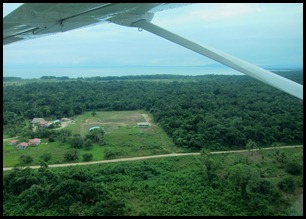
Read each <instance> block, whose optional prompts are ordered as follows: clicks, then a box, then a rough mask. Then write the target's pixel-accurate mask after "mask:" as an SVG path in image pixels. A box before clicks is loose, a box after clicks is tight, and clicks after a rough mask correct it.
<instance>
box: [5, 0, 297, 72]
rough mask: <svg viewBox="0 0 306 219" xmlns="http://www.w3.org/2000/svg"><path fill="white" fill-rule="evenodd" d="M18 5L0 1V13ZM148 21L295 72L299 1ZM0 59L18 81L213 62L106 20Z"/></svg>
mask: <svg viewBox="0 0 306 219" xmlns="http://www.w3.org/2000/svg"><path fill="white" fill-rule="evenodd" d="M20 5H21V4H15V3H11V4H7V3H5V4H3V16H5V15H7V14H9V13H10V12H11V11H12V10H14V9H15V8H17V7H18V6H20ZM152 23H154V24H156V25H159V26H161V27H163V28H165V29H167V30H169V31H171V32H174V33H176V34H178V35H181V36H182V37H185V38H187V39H189V40H193V41H195V42H196V43H199V44H204V45H210V46H212V47H215V48H217V49H219V50H222V51H224V52H226V53H229V54H231V55H234V56H237V57H238V58H241V59H243V60H246V61H248V62H251V63H253V64H256V65H259V66H264V67H266V66H269V67H272V68H273V67H274V66H280V65H281V66H288V67H291V66H294V67H301V68H302V67H303V64H302V63H303V61H302V60H303V4H302V3H292V4H289V3H282V4H279V3H270V4H267V3H254V4H251V3H246V4H240V3H232V4H229V3H226V4H220V3H218V4H214V3H201V4H192V5H188V6H184V7H179V8H174V9H170V10H166V11H162V12H158V13H156V14H155V16H154V18H153V20H152ZM3 62H4V63H3V71H4V76H18V77H24V78H29V77H30V78H31V77H40V76H43V75H56V76H60V75H67V76H70V77H74V75H73V74H74V73H75V74H76V73H78V74H80V72H83V74H88V75H89V76H94V75H99V74H101V76H106V75H107V74H108V73H106V72H103V73H101V72H102V69H103V68H106V67H112V66H115V67H122V66H124V68H128V67H132V66H138V65H142V66H199V65H200V66H204V65H209V64H216V62H215V61H213V60H211V59H209V58H206V57H203V56H201V55H199V54H197V53H194V52H192V51H189V50H187V49H186V48H183V47H181V46H178V45H177V44H174V43H172V42H169V41H167V40H165V39H163V38H160V37H158V36H156V35H154V34H151V33H149V32H146V31H142V32H139V31H138V30H137V28H130V27H123V26H119V25H116V24H112V23H105V24H101V25H96V26H93V27H88V28H81V29H77V30H72V31H68V32H65V33H58V34H55V35H51V36H46V37H42V38H37V39H33V40H26V41H20V42H17V43H13V44H9V45H6V46H3ZM203 68H204V67H203ZM153 69H154V68H153ZM156 71H158V70H157V68H156ZM151 73H153V72H151ZM157 73H159V72H156V74H157ZM102 74H103V75H102ZM111 74H112V73H111V72H109V75H111ZM119 74H120V73H118V72H117V73H116V75H119ZM77 76H80V75H77ZM84 76H85V75H84Z"/></svg>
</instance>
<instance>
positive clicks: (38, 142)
mask: <svg viewBox="0 0 306 219" xmlns="http://www.w3.org/2000/svg"><path fill="white" fill-rule="evenodd" d="M40 141H41V140H40V139H39V138H33V139H30V140H29V145H35V146H36V145H39V144H40Z"/></svg>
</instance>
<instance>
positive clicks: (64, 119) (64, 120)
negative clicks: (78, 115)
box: [61, 117, 70, 122]
mask: <svg viewBox="0 0 306 219" xmlns="http://www.w3.org/2000/svg"><path fill="white" fill-rule="evenodd" d="M61 120H62V121H63V122H66V121H69V120H70V119H68V118H65V117H64V118H61Z"/></svg>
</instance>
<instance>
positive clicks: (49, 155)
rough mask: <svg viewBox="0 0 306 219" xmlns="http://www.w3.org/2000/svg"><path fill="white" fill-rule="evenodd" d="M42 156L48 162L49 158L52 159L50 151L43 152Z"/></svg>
mask: <svg viewBox="0 0 306 219" xmlns="http://www.w3.org/2000/svg"><path fill="white" fill-rule="evenodd" d="M40 158H41V159H42V160H43V161H45V162H48V161H49V160H51V154H50V153H48V154H43V155H41V156H40Z"/></svg>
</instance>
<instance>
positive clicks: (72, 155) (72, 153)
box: [64, 149, 79, 161]
mask: <svg viewBox="0 0 306 219" xmlns="http://www.w3.org/2000/svg"><path fill="white" fill-rule="evenodd" d="M78 155H79V151H78V150H77V149H72V150H69V151H67V152H66V153H65V154H64V159H65V160H66V161H73V160H77V159H78Z"/></svg>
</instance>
